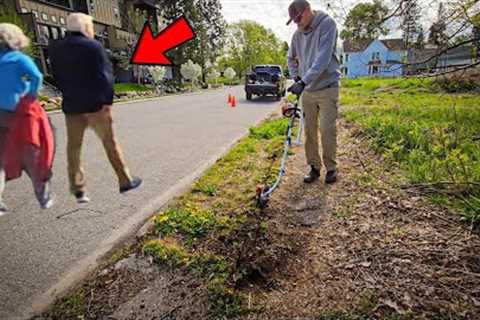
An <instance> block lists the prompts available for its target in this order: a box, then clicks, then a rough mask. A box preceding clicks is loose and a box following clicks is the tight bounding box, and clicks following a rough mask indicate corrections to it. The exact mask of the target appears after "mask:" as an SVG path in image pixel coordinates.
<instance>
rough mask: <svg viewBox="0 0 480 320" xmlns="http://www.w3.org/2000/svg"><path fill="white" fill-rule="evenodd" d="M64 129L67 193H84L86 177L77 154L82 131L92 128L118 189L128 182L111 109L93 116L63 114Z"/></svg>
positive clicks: (80, 145) (109, 107) (128, 176)
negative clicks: (98, 139) (102, 148)
mask: <svg viewBox="0 0 480 320" xmlns="http://www.w3.org/2000/svg"><path fill="white" fill-rule="evenodd" d="M65 122H66V125H67V139H68V142H67V160H68V177H69V181H70V191H71V192H72V193H73V194H75V193H77V192H85V191H86V190H85V174H84V171H83V168H82V165H81V160H80V153H81V149H82V142H83V136H84V133H85V130H86V129H87V128H88V127H90V128H92V129H93V130H94V131H95V133H96V134H97V136H98V137H99V138H100V140H101V141H102V144H103V147H104V148H105V151H106V153H107V156H108V160H110V164H111V165H112V167H113V169H114V170H115V173H116V174H117V177H118V183H119V185H120V187H122V186H126V185H128V184H129V183H130V182H131V180H132V179H131V176H130V173H129V172H128V169H127V167H126V166H125V163H124V160H123V155H122V151H121V150H120V146H119V145H118V143H117V141H116V140H115V136H114V133H113V119H112V111H111V106H105V107H103V109H102V110H100V111H98V112H94V113H82V114H66V115H65Z"/></svg>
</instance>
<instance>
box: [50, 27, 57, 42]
mask: <svg viewBox="0 0 480 320" xmlns="http://www.w3.org/2000/svg"><path fill="white" fill-rule="evenodd" d="M50 31H51V32H52V39H55V40H57V39H58V35H59V32H58V28H55V27H53V28H51V29H50Z"/></svg>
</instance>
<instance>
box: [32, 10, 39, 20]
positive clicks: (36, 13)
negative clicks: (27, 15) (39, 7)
mask: <svg viewBox="0 0 480 320" xmlns="http://www.w3.org/2000/svg"><path fill="white" fill-rule="evenodd" d="M32 14H33V16H34V17H35V19H38V11H35V10H32Z"/></svg>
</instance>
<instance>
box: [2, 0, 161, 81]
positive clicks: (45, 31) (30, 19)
mask: <svg viewBox="0 0 480 320" xmlns="http://www.w3.org/2000/svg"><path fill="white" fill-rule="evenodd" d="M0 5H9V6H10V7H12V8H15V10H16V11H17V13H18V14H19V15H20V16H21V17H22V20H24V22H25V23H26V24H27V25H28V26H29V28H31V30H32V34H33V36H34V39H33V42H34V43H35V45H37V47H38V55H39V56H38V57H37V59H36V62H37V64H38V65H39V67H40V69H41V71H42V72H43V73H44V74H46V75H49V74H50V68H49V59H48V45H49V43H50V41H54V40H57V39H60V38H62V37H64V36H65V32H66V19H67V16H68V15H69V14H70V13H72V12H82V13H85V14H88V15H91V16H92V17H93V19H94V28H95V38H96V39H97V40H98V41H100V42H101V43H102V44H103V45H104V47H105V48H106V49H107V51H108V52H109V53H110V54H111V56H112V57H113V56H115V54H113V53H114V52H117V53H123V55H124V56H126V55H127V52H128V48H129V46H132V44H134V42H135V41H136V38H137V35H136V34H135V33H134V32H133V30H132V29H131V28H129V27H128V17H126V15H127V12H128V8H131V7H133V8H134V9H136V8H138V9H140V10H142V12H147V14H148V17H149V20H150V21H151V22H153V23H156V21H157V14H158V8H157V6H156V5H155V1H151V0H0ZM120 55H121V54H120ZM117 56H118V55H117ZM113 62H114V64H115V63H116V62H118V61H116V60H115V59H113ZM115 69H116V70H119V68H118V67H117V68H115ZM127 80H128V79H127Z"/></svg>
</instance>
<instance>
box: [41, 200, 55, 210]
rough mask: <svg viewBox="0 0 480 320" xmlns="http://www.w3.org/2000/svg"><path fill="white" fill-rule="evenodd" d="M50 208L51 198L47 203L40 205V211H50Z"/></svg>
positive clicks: (51, 204)
mask: <svg viewBox="0 0 480 320" xmlns="http://www.w3.org/2000/svg"><path fill="white" fill-rule="evenodd" d="M52 206H53V199H52V198H50V199H48V200H47V202H45V203H44V204H41V205H40V207H41V208H42V209H50V208H51V207H52Z"/></svg>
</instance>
